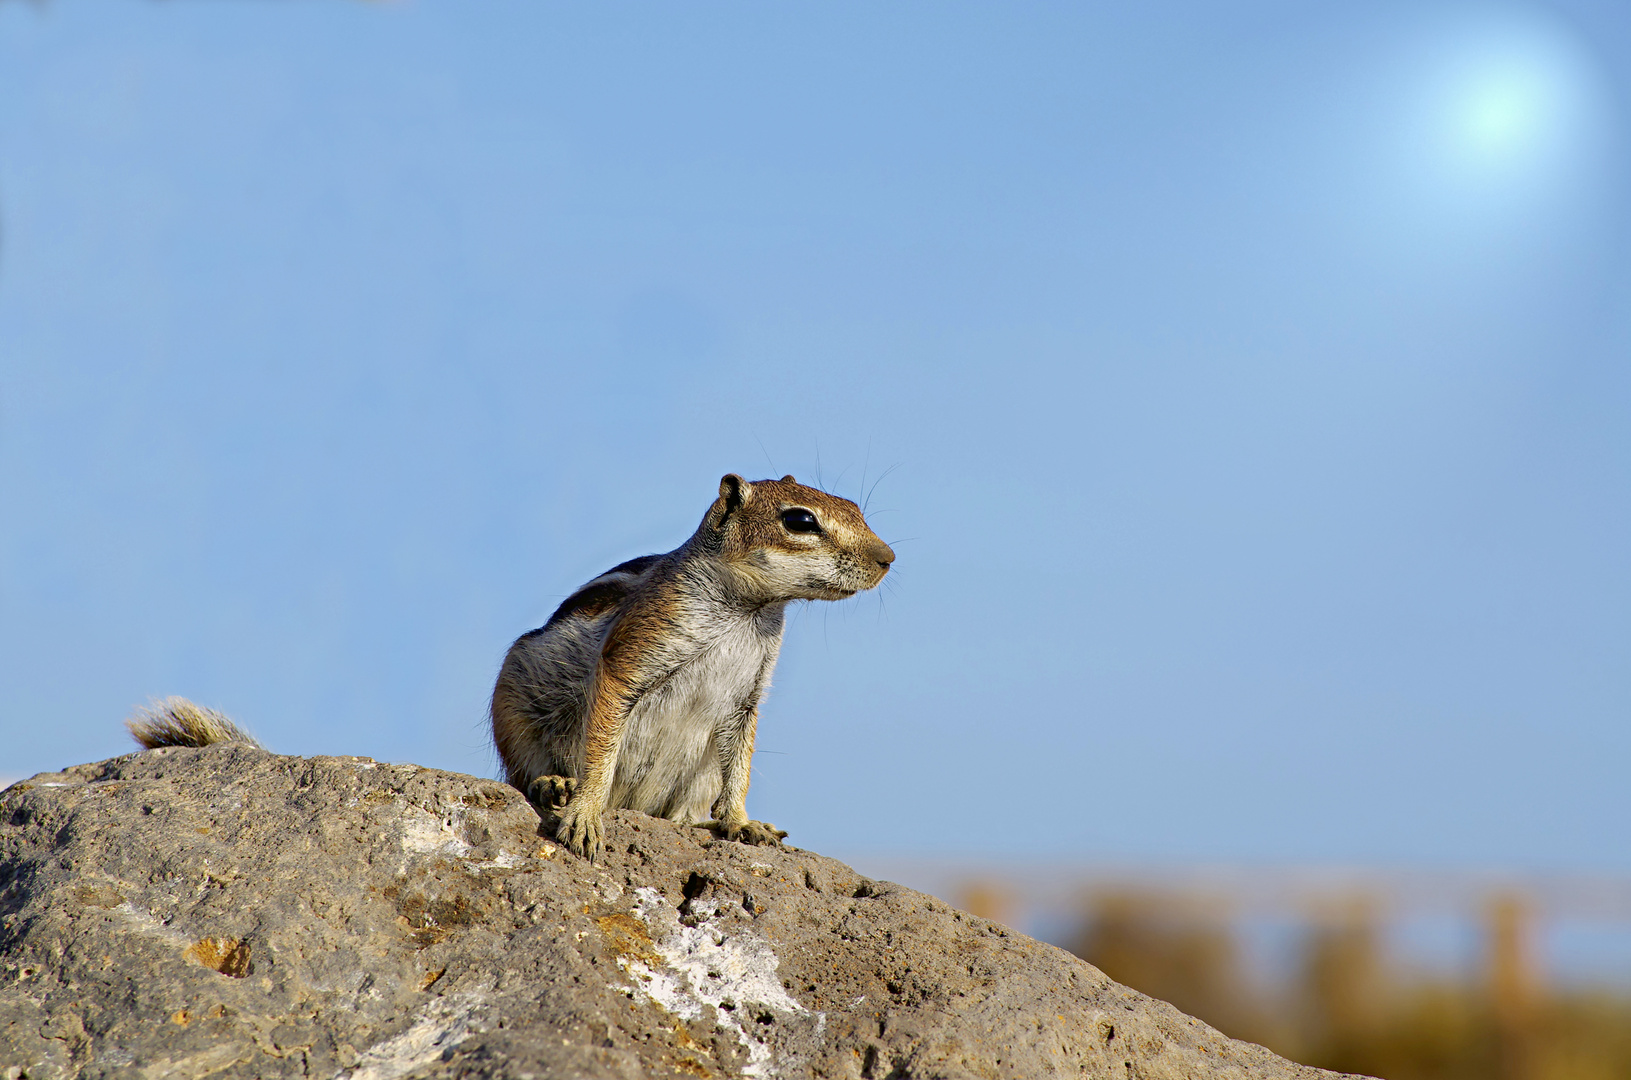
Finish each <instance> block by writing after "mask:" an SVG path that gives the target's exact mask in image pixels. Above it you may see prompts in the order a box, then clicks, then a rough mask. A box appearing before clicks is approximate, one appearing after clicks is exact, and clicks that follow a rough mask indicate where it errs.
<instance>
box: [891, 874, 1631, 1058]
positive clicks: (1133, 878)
mask: <svg viewBox="0 0 1631 1080" xmlns="http://www.w3.org/2000/svg"><path fill="white" fill-rule="evenodd" d="M859 861H860V863H861V864H862V865H863V866H865V867H866V869H867V871H868V872H869V873H872V872H876V873H877V874H879V876H884V877H893V879H894V880H899V881H902V882H903V883H905V884H909V885H911V886H913V887H914V888H922V889H925V890H926V891H929V892H933V893H936V894H937V895H939V896H941V897H942V898H943V899H946V900H947V901H948V902H951V903H955V904H957V905H958V906H959V907H962V908H964V909H966V910H968V911H971V912H973V913H974V914H977V915H980V916H983V917H985V918H989V919H994V920H996V921H998V922H1002V923H1005V924H1007V925H1009V926H1012V927H1014V928H1015V929H1019V930H1023V931H1024V932H1026V933H1031V934H1034V935H1036V936H1038V937H1041V938H1043V939H1044V940H1048V941H1051V942H1053V943H1054V944H1056V945H1059V946H1061V947H1063V948H1066V949H1069V950H1070V951H1071V952H1073V953H1075V954H1076V955H1078V956H1080V957H1082V958H1083V959H1085V960H1087V961H1088V962H1090V963H1092V964H1094V965H1095V966H1097V967H1099V968H1100V969H1102V970H1103V971H1104V972H1105V973H1106V974H1108V975H1109V976H1110V977H1112V978H1114V979H1116V980H1117V981H1119V982H1122V983H1125V984H1126V985H1128V986H1131V987H1133V988H1135V989H1137V990H1140V991H1143V992H1144V993H1147V994H1150V995H1151V996H1153V997H1157V998H1161V999H1162V1000H1164V1001H1168V1002H1171V1003H1172V1004H1173V1005H1175V1006H1177V1007H1178V1008H1179V1009H1181V1010H1183V1011H1184V1012H1186V1013H1189V1014H1191V1015H1193V1016H1196V1017H1199V1018H1200V1019H1202V1020H1204V1021H1206V1022H1207V1023H1209V1024H1211V1025H1212V1026H1214V1027H1216V1028H1218V1029H1219V1030H1220V1031H1223V1032H1224V1033H1225V1034H1228V1035H1231V1036H1233V1037H1235V1038H1240V1039H1247V1040H1250V1041H1252V1042H1256V1043H1261V1044H1263V1045H1264V1046H1267V1047H1269V1048H1270V1049H1272V1050H1274V1051H1275V1052H1276V1053H1279V1054H1283V1055H1285V1056H1287V1057H1289V1058H1292V1059H1293V1060H1296V1061H1300V1062H1303V1063H1305V1064H1309V1065H1317V1066H1320V1067H1322V1068H1327V1069H1336V1070H1340V1071H1343V1072H1352V1073H1362V1074H1365V1075H1370V1076H1378V1077H1383V1078H1386V1080H1624V1078H1626V1077H1631V880H1622V879H1617V878H1610V877H1587V876H1569V875H1554V876H1544V875H1537V876H1532V877H1512V876H1504V877H1503V876H1499V875H1481V874H1476V873H1471V872H1466V873H1457V872H1453V871H1438V870H1431V871H1428V870H1422V871H1397V872H1385V871H1340V872H1339V871H1317V870H1309V869H1263V868H1250V869H1247V868H1239V869H1228V868H1222V869H1190V870H1161V871H1156V870H1147V869H1125V868H1085V869H1080V868H1069V867H1061V866H1049V865H1047V864H1033V865H1016V866H1007V867H1004V866H999V865H976V864H959V863H957V862H951V861H938V862H937V861H934V860H882V861H878V860H874V861H871V862H868V861H867V860H864V859H863V860H859Z"/></svg>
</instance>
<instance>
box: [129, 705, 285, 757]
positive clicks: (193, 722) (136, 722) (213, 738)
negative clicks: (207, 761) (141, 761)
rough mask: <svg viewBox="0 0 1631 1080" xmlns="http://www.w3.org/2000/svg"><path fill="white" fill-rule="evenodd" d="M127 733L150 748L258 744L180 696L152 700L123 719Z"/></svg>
mask: <svg viewBox="0 0 1631 1080" xmlns="http://www.w3.org/2000/svg"><path fill="white" fill-rule="evenodd" d="M125 727H127V728H129V729H130V735H131V737H132V738H134V739H135V740H136V741H137V742H139V743H141V744H142V746H144V747H146V748H147V749H149V750H151V749H153V748H154V747H158V746H211V745H213V744H215V743H246V744H248V745H250V746H259V745H260V743H258V742H256V741H255V739H254V736H252V735H250V734H249V733H248V732H247V731H244V730H243V729H242V728H240V727H239V726H238V725H237V724H234V723H233V722H232V721H231V720H228V719H227V718H226V717H224V716H222V715H221V714H220V713H218V712H216V711H215V710H214V709H206V708H204V707H203V706H202V705H194V704H193V703H192V702H190V701H188V700H187V699H186V698H184V697H168V698H165V699H164V700H163V701H155V702H153V704H151V705H149V706H148V707H147V708H145V709H137V710H136V715H135V716H133V717H131V718H130V719H129V720H126V721H125Z"/></svg>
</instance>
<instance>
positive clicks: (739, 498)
mask: <svg viewBox="0 0 1631 1080" xmlns="http://www.w3.org/2000/svg"><path fill="white" fill-rule="evenodd" d="M719 497H720V498H721V499H723V500H724V502H725V513H727V514H729V513H733V512H735V511H736V510H739V509H741V508H742V507H743V506H746V505H747V504H748V503H749V502H750V501H752V499H753V485H752V484H750V483H748V482H747V481H746V480H744V479H742V478H741V477H740V476H737V475H736V474H735V473H726V474H725V475H724V476H723V477H722V478H721V479H720V481H719Z"/></svg>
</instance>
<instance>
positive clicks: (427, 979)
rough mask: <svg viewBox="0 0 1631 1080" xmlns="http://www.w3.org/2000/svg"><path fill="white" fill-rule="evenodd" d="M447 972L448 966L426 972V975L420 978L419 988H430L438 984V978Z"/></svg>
mask: <svg viewBox="0 0 1631 1080" xmlns="http://www.w3.org/2000/svg"><path fill="white" fill-rule="evenodd" d="M446 974H447V968H437V969H436V970H435V971H427V972H425V974H424V977H423V978H421V979H420V980H419V989H421V990H429V989H430V988H431V987H433V986H435V985H436V982H437V980H438V979H440V978H441V977H442V976H443V975H446Z"/></svg>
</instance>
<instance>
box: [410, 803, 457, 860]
mask: <svg viewBox="0 0 1631 1080" xmlns="http://www.w3.org/2000/svg"><path fill="white" fill-rule="evenodd" d="M459 824H461V822H460V821H459V815H450V816H449V817H447V818H439V817H437V816H436V815H435V814H431V813H428V812H426V811H424V810H421V809H420V808H419V807H417V806H410V807H408V808H407V809H405V810H404V811H403V812H402V824H401V828H402V848H403V850H404V851H407V852H409V853H410V854H413V855H448V856H452V857H453V858H462V857H464V856H465V855H468V854H469V853H470V845H469V844H466V843H465V842H464V841H463V840H462V839H461V838H460V837H459V830H458V828H457V826H458V825H459Z"/></svg>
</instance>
